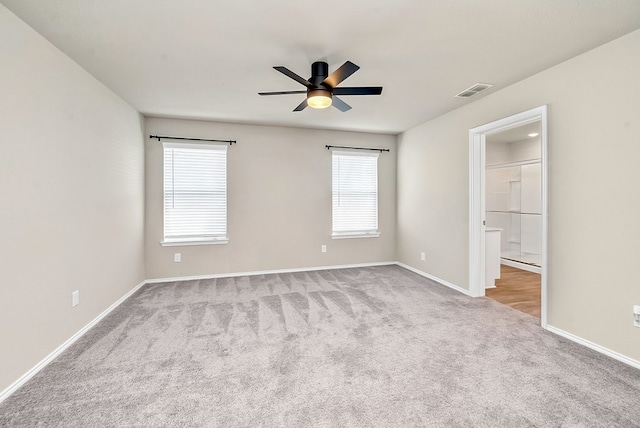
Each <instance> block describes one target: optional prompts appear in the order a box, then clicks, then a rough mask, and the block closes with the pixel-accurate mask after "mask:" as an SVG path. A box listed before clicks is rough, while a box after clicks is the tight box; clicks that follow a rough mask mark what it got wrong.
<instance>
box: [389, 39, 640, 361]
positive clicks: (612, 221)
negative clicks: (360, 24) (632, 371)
mask: <svg viewBox="0 0 640 428" xmlns="http://www.w3.org/2000/svg"><path fill="white" fill-rule="evenodd" d="M638 76H640V31H635V32H633V33H631V34H629V35H627V36H625V37H622V38H620V39H618V40H615V41H613V42H611V43H608V44H606V45H604V46H601V47H599V48H597V49H594V50H592V51H590V52H587V53H585V54H583V55H581V56H578V57H576V58H574V59H571V60H569V61H566V62H564V63H562V64H560V65H558V66H555V67H553V68H550V69H548V70H546V71H544V72H542V73H539V74H537V75H535V76H532V77H530V78H528V79H526V80H524V81H521V82H519V83H517V84H514V85H512V86H510V87H507V88H505V89H503V90H500V91H498V92H496V93H494V94H491V95H489V96H486V97H484V98H482V99H480V100H478V101H477V102H474V103H470V104H468V105H467V106H465V107H462V108H460V109H458V110H455V111H453V112H451V113H449V114H447V115H444V116H442V117H439V118H437V119H435V120H432V121H429V122H426V123H424V124H422V125H420V126H417V127H415V128H413V129H411V130H409V131H407V132H405V133H404V134H402V135H401V136H400V137H399V143H398V244H397V256H398V259H399V260H400V261H402V262H404V263H407V264H408V265H411V266H413V267H415V268H417V269H420V270H422V271H425V272H428V273H430V274H433V275H436V276H438V277H440V278H442V279H444V280H446V281H449V282H452V283H454V284H457V285H459V286H461V287H464V288H468V282H469V281H468V276H469V269H468V266H469V256H468V253H469V244H468V242H469V236H468V228H469V225H468V221H469V218H468V211H469V203H468V199H469V185H468V177H469V174H468V169H469V165H468V163H469V156H468V140H469V137H468V132H469V129H470V128H473V127H476V126H479V125H482V124H485V123H488V122H491V121H494V120H497V119H500V118H503V117H506V116H509V115H512V114H514V113H518V112H521V111H524V110H527V109H530V108H533V107H536V106H539V105H543V104H548V105H549V164H548V165H549V324H550V325H551V326H554V327H557V328H560V329H562V330H565V331H567V332H569V333H572V334H575V335H577V336H579V337H582V338H584V339H587V340H589V341H592V342H594V343H596V344H599V345H601V346H604V347H606V348H609V349H611V350H613V351H616V352H619V353H621V354H623V355H626V356H628V357H630V358H633V359H635V360H640V329H638V328H634V327H633V325H632V305H633V304H640V282H639V281H640V263H639V262H638V255H640V221H639V220H638V213H639V212H640V192H639V191H638V184H639V183H640V167H638V162H639V160H640V103H639V102H638V100H639V99H640V84H639V78H638ZM420 251H425V252H426V253H427V261H426V262H421V261H420Z"/></svg>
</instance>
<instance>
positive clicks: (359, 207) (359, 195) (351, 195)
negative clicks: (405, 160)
mask: <svg viewBox="0 0 640 428" xmlns="http://www.w3.org/2000/svg"><path fill="white" fill-rule="evenodd" d="M332 164H333V168H332V176H333V180H332V181H333V185H332V194H333V198H332V199H333V201H332V205H333V235H332V237H333V238H356V237H375V236H380V234H379V233H378V153H354V152H340V151H334V152H333V153H332Z"/></svg>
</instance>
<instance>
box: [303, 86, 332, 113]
mask: <svg viewBox="0 0 640 428" xmlns="http://www.w3.org/2000/svg"><path fill="white" fill-rule="evenodd" d="M307 105H308V106H309V107H311V108H327V107H329V106H331V92H329V91H324V90H322V89H316V90H313V91H309V93H308V94H307Z"/></svg>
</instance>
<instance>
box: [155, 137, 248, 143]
mask: <svg viewBox="0 0 640 428" xmlns="http://www.w3.org/2000/svg"><path fill="white" fill-rule="evenodd" d="M149 138H157V139H158V141H160V139H165V140H189V141H211V142H215V143H229V145H232V144H236V143H237V141H236V140H210V139H207V138H187V137H167V136H164V135H149Z"/></svg>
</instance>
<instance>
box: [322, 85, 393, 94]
mask: <svg viewBox="0 0 640 428" xmlns="http://www.w3.org/2000/svg"><path fill="white" fill-rule="evenodd" d="M381 93H382V86H362V87H356V88H346V87H343V88H333V94H334V95H380V94H381Z"/></svg>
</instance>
